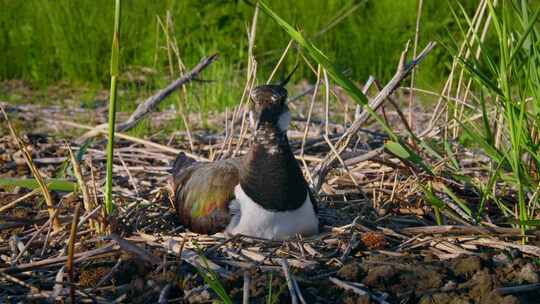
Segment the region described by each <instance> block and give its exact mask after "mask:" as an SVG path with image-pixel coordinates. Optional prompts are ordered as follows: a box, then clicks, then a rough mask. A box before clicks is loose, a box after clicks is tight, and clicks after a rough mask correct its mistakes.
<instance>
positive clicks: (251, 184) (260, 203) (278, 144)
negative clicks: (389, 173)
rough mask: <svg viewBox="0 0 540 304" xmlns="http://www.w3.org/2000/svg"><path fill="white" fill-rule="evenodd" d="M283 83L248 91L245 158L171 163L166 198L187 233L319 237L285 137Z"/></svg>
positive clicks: (313, 212)
mask: <svg viewBox="0 0 540 304" xmlns="http://www.w3.org/2000/svg"><path fill="white" fill-rule="evenodd" d="M288 78H289V77H288ZM286 82H287V81H284V82H283V83H281V84H277V85H276V84H274V85H261V86H258V87H256V88H255V89H253V90H252V91H251V93H250V99H251V101H252V102H251V104H250V108H251V109H250V110H251V111H250V118H251V119H252V121H253V125H254V127H255V131H254V133H253V135H252V141H251V146H250V148H249V150H248V152H247V154H245V155H244V156H242V157H238V158H231V159H224V160H219V161H214V162H196V161H194V160H191V159H189V158H187V157H186V156H185V155H184V154H180V155H179V156H178V157H177V159H176V160H175V162H174V164H173V169H172V175H171V177H170V179H169V187H170V194H171V199H172V202H173V205H174V207H175V209H176V212H177V215H178V216H179V219H180V222H181V224H182V225H184V226H185V227H186V228H188V229H189V230H190V231H192V232H196V233H204V234H214V233H218V232H224V233H225V235H226V236H233V235H237V234H242V235H247V236H252V237H259V238H264V239H271V240H284V239H288V238H291V237H294V236H295V235H302V236H310V235H314V234H317V233H318V230H319V221H318V218H317V213H316V202H315V199H314V197H313V195H312V193H311V191H310V189H309V186H308V183H307V182H306V180H305V179H304V176H303V174H302V170H301V169H300V166H299V165H298V162H297V161H296V159H295V157H294V154H293V152H292V150H291V147H290V145H289V140H288V138H287V129H288V127H289V124H290V122H291V114H290V112H289V108H288V106H287V103H286V101H287V90H286V89H285V87H284V85H285V83H286Z"/></svg>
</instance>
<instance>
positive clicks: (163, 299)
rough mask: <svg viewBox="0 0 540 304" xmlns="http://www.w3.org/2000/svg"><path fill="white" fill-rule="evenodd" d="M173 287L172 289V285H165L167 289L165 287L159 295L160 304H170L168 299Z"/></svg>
mask: <svg viewBox="0 0 540 304" xmlns="http://www.w3.org/2000/svg"><path fill="white" fill-rule="evenodd" d="M171 287H172V286H171V283H168V284H167V285H165V287H163V289H162V290H161V292H160V293H159V299H158V303H159V304H167V303H169V301H168V298H169V293H170V291H171Z"/></svg>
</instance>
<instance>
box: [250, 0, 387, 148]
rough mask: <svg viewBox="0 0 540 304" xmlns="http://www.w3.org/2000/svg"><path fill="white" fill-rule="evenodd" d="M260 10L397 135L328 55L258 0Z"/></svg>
mask: <svg viewBox="0 0 540 304" xmlns="http://www.w3.org/2000/svg"><path fill="white" fill-rule="evenodd" d="M259 3H260V5H261V8H262V10H263V11H264V12H265V13H266V14H267V15H268V16H270V17H271V18H272V19H273V20H274V21H275V22H276V23H277V24H279V25H280V26H281V27H282V28H283V29H284V30H285V32H287V34H289V36H290V37H291V38H292V39H294V40H295V41H296V42H297V43H298V44H299V45H300V46H301V47H302V48H303V49H304V50H306V52H307V54H308V55H309V56H310V57H311V58H312V59H313V60H315V61H316V62H317V63H319V64H320V65H321V66H322V67H323V68H324V69H325V70H326V71H327V72H328V75H330V77H331V78H332V80H334V81H335V82H336V83H337V84H338V85H339V86H341V87H342V88H343V89H344V90H345V91H346V92H347V93H348V94H349V95H350V96H351V97H352V98H353V100H354V101H355V102H357V103H358V104H360V105H363V106H365V108H364V109H365V110H366V111H368V113H369V114H370V115H371V116H372V117H373V118H374V119H375V120H376V121H377V122H378V123H379V124H380V125H381V126H382V127H383V129H384V130H385V131H386V132H387V133H388V135H389V136H390V137H391V138H392V139H397V135H396V134H395V133H394V131H393V130H392V129H391V128H390V127H389V126H388V125H387V124H386V122H385V121H384V120H383V119H382V117H381V116H380V115H378V114H377V113H376V112H375V111H373V109H371V108H370V107H369V106H368V99H367V97H366V95H364V93H362V91H361V90H360V89H359V88H358V87H356V85H355V84H354V83H353V82H352V81H351V80H349V79H348V78H347V77H346V76H345V75H344V74H343V73H342V72H341V71H339V70H338V69H337V68H336V67H335V66H334V65H333V64H332V62H331V61H330V60H329V59H328V57H327V56H326V55H325V54H324V53H323V52H322V51H321V50H319V49H318V48H317V47H316V46H315V45H314V44H313V43H311V42H310V41H309V40H307V39H306V38H304V36H303V35H302V34H301V33H300V32H299V31H297V30H295V29H294V28H293V27H292V26H291V25H290V24H289V23H287V22H286V21H285V20H283V19H282V18H281V17H279V16H278V15H277V14H276V13H275V12H274V11H272V10H271V9H270V7H269V6H268V5H267V4H266V3H265V2H264V1H260V2H259Z"/></svg>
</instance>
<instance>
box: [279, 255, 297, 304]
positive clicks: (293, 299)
mask: <svg viewBox="0 0 540 304" xmlns="http://www.w3.org/2000/svg"><path fill="white" fill-rule="evenodd" d="M281 269H282V270H283V274H284V275H285V280H287V287H289V292H290V294H291V303H292V304H298V297H297V296H296V292H295V290H294V285H293V282H292V279H291V273H290V271H289V265H288V264H287V260H286V259H281Z"/></svg>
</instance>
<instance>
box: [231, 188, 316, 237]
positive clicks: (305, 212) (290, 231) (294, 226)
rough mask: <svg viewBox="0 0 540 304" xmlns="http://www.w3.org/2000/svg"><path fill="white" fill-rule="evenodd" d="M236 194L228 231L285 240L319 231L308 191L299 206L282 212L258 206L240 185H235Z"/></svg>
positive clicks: (232, 233) (232, 204)
mask: <svg viewBox="0 0 540 304" xmlns="http://www.w3.org/2000/svg"><path fill="white" fill-rule="evenodd" d="M234 194H235V197H236V199H235V200H234V201H232V202H231V205H230V209H231V212H232V213H233V218H232V220H231V222H230V224H229V225H228V226H227V229H226V230H225V233H226V234H229V235H234V234H244V235H249V236H254V237H260V238H265V239H271V240H284V239H288V238H290V237H294V236H295V235H296V234H301V235H304V236H309V235H313V234H316V233H318V232H319V220H318V219H317V215H316V214H315V210H314V209H313V204H312V203H311V199H310V197H309V194H308V195H306V200H305V201H304V203H303V204H302V206H300V208H298V209H296V210H291V211H282V212H276V211H268V210H266V209H264V208H262V207H261V206H259V205H257V204H256V203H255V202H254V201H253V200H252V199H251V198H250V197H249V196H248V195H247V194H246V193H245V192H244V190H243V189H242V187H241V186H240V185H236V187H235V188H234Z"/></svg>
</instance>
